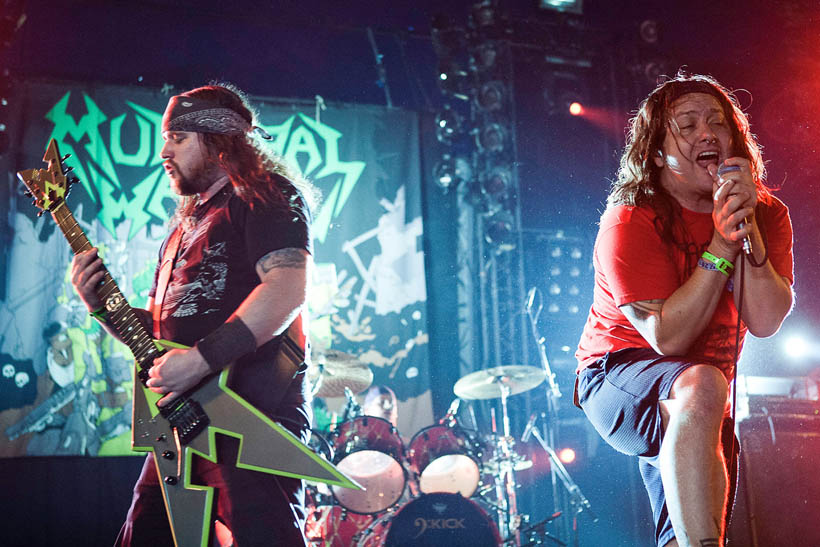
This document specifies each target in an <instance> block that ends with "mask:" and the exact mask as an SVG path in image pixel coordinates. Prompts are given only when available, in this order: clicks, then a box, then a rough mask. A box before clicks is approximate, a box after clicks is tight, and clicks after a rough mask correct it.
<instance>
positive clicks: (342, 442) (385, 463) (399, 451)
mask: <svg viewBox="0 0 820 547" xmlns="http://www.w3.org/2000/svg"><path fill="white" fill-rule="evenodd" d="M335 437H336V438H335V440H334V443H333V444H334V448H335V453H336V455H335V457H334V459H333V463H335V464H336V466H337V467H338V468H339V471H341V472H342V473H344V474H346V475H348V476H349V477H350V478H352V479H353V480H354V481H356V482H358V483H359V484H361V485H362V486H363V487H364V488H365V490H353V489H350V488H341V487H339V486H333V487H332V490H333V496H334V497H335V498H336V500H337V501H338V502H339V505H341V506H342V507H344V508H345V509H348V510H349V511H353V512H354V513H361V514H373V513H379V512H381V511H384V510H385V509H387V508H388V507H391V506H392V505H394V504H395V503H396V502H398V501H399V498H401V495H402V494H403V493H404V486H405V483H406V482H407V477H406V476H405V472H404V467H403V466H402V464H401V462H402V461H403V460H404V443H403V442H402V440H401V437H399V434H398V432H397V431H396V428H395V427H393V425H392V424H391V423H390V422H388V421H387V420H383V419H381V418H377V417H375V416H359V417H358V418H354V419H352V420H348V421H346V422H343V423H341V424H340V425H339V426H338V427H337V428H336V431H335Z"/></svg>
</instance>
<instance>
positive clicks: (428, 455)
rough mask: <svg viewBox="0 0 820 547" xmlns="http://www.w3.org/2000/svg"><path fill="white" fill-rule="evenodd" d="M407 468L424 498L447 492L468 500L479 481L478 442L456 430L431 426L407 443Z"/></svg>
mask: <svg viewBox="0 0 820 547" xmlns="http://www.w3.org/2000/svg"><path fill="white" fill-rule="evenodd" d="M408 456H409V460H410V467H411V469H412V470H413V471H415V472H416V474H417V475H418V477H419V489H420V490H421V491H422V492H424V493H425V494H430V493H432V492H449V493H451V494H456V493H458V494H461V495H462V496H464V497H467V498H469V497H470V496H472V495H473V494H474V493H475V491H476V488H478V483H479V481H480V479H481V473H480V466H479V462H480V459H481V454H480V448H479V444H478V442H477V441H476V440H475V439H473V436H472V435H470V433H469V432H468V431H467V430H465V429H462V428H461V427H459V426H457V425H456V426H448V425H434V426H430V427H426V428H424V429H422V430H421V431H419V432H418V433H416V434H415V435H414V436H413V438H412V440H411V441H410V451H409V453H408Z"/></svg>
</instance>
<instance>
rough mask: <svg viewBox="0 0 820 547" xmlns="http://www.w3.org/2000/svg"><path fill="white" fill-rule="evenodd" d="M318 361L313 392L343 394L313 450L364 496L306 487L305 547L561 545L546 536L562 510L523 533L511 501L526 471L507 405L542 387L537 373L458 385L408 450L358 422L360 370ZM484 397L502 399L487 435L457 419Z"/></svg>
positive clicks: (376, 423) (378, 426)
mask: <svg viewBox="0 0 820 547" xmlns="http://www.w3.org/2000/svg"><path fill="white" fill-rule="evenodd" d="M318 361H319V363H320V365H319V367H318V368H319V369H320V370H319V372H318V373H315V372H314V374H313V378H312V380H313V386H314V387H313V389H314V394H315V395H316V396H317V397H339V396H342V395H344V396H345V398H346V401H347V404H346V405H345V408H344V412H343V413H342V416H341V419H340V420H339V421H336V422H335V423H332V424H331V426H330V427H329V430H328V431H314V433H313V439H312V440H311V446H312V448H313V449H314V450H316V451H317V452H319V453H320V454H322V455H323V456H324V457H326V458H327V459H328V460H329V461H332V462H333V463H334V464H335V465H337V466H338V468H339V469H340V470H341V471H343V472H344V473H346V474H347V475H348V476H350V477H351V478H352V479H354V480H355V481H357V482H358V483H359V484H360V485H362V486H363V487H364V490H350V489H345V488H340V487H336V486H331V487H327V486H326V485H322V484H315V485H314V484H311V485H309V487H308V520H307V526H306V536H307V539H308V541H309V542H310V544H311V545H322V546H325V547H348V546H358V547H377V546H385V547H395V546H401V545H414V546H416V545H419V546H426V545H430V546H432V545H435V546H442V545H447V546H448V547H455V546H458V545H469V546H470V547H482V546H484V545H487V546H499V545H504V546H521V545H541V544H553V545H566V543H564V542H562V541H561V540H560V539H558V538H557V537H555V536H553V535H551V534H549V533H547V531H546V530H545V525H546V523H547V522H549V521H551V520H552V519H554V518H557V517H558V516H559V515H560V514H561V513H560V512H558V513H555V514H554V515H552V516H551V517H550V518H548V519H547V520H545V521H542V522H540V523H538V524H535V525H530V524H529V523H528V522H527V520H528V517H527V516H526V515H521V514H520V513H519V512H518V507H517V503H516V490H517V488H518V487H519V486H520V483H518V482H517V481H516V478H515V473H516V472H518V471H522V470H524V469H527V468H529V467H531V466H532V465H533V463H532V461H531V460H530V459H529V458H527V457H525V456H522V455H521V454H519V452H517V451H516V449H515V440H514V439H513V437H512V434H511V431H510V418H509V413H508V399H509V398H510V397H511V396H513V395H516V394H519V393H523V392H525V391H528V390H530V389H533V388H535V387H536V386H538V385H539V384H541V383H542V382H544V380H545V378H546V373H545V371H544V370H541V369H539V368H536V367H531V366H514V365H513V366H499V367H494V368H490V369H486V370H480V371H477V372H473V373H471V374H468V375H466V376H464V377H462V378H461V379H460V380H458V382H456V384H455V386H454V390H453V391H454V392H455V395H456V397H457V398H456V399H455V401H454V402H453V404H452V405H451V406H450V409H449V410H448V412H447V413H446V415H445V416H444V417H442V418H441V419H440V420H439V421H438V423H435V424H433V425H430V426H428V427H424V428H422V429H421V430H420V431H418V432H417V433H416V434H415V435H413V437H412V438H411V439H410V441H409V443H407V444H406V445H405V442H404V440H403V439H402V437H401V436H400V435H399V432H398V431H397V430H396V427H395V426H394V425H393V424H392V423H391V422H390V421H388V420H386V419H384V418H382V417H379V416H370V415H365V414H364V413H363V412H362V409H361V407H360V406H359V405H358V403H357V402H356V400H355V398H354V393H358V392H361V391H364V390H365V389H367V387H369V385H370V383H371V382H372V380H373V375H372V372H371V371H370V370H369V367H367V365H365V364H362V363H360V362H359V361H357V360H356V358H355V357H353V356H351V355H349V354H344V353H341V352H333V353H330V352H328V353H325V354H324V355H322V356H320V357H319V359H318ZM309 375H310V373H309ZM489 399H500V403H501V404H500V408H501V416H500V418H501V420H500V421H501V423H500V427H497V425H496V419H495V413H494V411H493V413H492V420H491V422H492V431H491V432H490V433H487V434H482V433H479V432H478V431H476V430H474V429H470V428H467V427H465V425H464V424H463V423H462V421H460V420H459V418H458V409H459V405H460V404H461V403H462V401H476V400H489ZM528 429H530V430H532V429H533V420H531V421H530V423H529V424H528ZM527 436H529V434H528V433H527V432H526V431H525V434H524V437H527ZM539 438H540V437H539ZM559 465H560V464H559ZM502 538H503V539H502Z"/></svg>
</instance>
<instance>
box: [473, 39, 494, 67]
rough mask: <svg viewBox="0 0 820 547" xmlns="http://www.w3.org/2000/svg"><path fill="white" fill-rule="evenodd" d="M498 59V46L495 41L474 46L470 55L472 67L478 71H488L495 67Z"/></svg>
mask: <svg viewBox="0 0 820 547" xmlns="http://www.w3.org/2000/svg"><path fill="white" fill-rule="evenodd" d="M496 59H498V48H497V46H496V45H495V43H493V42H484V43H483V44H479V45H477V46H476V47H475V48H473V50H472V53H471V55H470V67H471V68H472V69H473V70H476V71H478V72H488V71H490V70H492V69H493V68H494V67H495V61H496Z"/></svg>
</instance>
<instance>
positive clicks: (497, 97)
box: [475, 80, 507, 112]
mask: <svg viewBox="0 0 820 547" xmlns="http://www.w3.org/2000/svg"><path fill="white" fill-rule="evenodd" d="M506 95H507V92H506V89H505V88H504V84H502V83H501V82H499V81H495V80H494V81H492V82H485V83H483V84H482V85H481V87H480V88H479V89H478V93H476V96H475V104H476V106H478V107H479V108H480V109H481V110H484V111H486V112H494V111H496V110H501V109H502V108H504V101H505V98H506Z"/></svg>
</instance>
